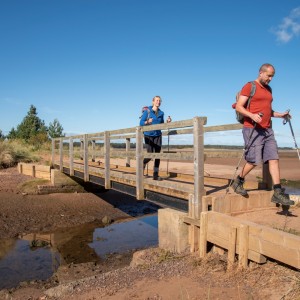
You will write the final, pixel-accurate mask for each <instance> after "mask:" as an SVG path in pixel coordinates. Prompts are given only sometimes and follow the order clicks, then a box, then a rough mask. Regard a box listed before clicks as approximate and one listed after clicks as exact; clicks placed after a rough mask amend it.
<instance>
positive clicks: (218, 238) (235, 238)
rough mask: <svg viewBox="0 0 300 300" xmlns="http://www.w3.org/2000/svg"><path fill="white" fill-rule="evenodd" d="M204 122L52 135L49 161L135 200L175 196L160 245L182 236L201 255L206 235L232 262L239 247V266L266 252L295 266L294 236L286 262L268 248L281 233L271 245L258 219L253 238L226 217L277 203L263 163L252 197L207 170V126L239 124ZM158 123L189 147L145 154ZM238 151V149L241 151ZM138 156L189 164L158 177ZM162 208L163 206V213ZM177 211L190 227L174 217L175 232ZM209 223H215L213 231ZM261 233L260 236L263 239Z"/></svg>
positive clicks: (298, 257) (298, 260)
mask: <svg viewBox="0 0 300 300" xmlns="http://www.w3.org/2000/svg"><path fill="white" fill-rule="evenodd" d="M206 121H207V118H206V117H194V118H193V119H190V120H184V121H176V122H171V123H165V124H158V125H151V126H138V127H132V128H125V129H119V130H112V131H104V132H97V133H89V134H83V135H76V136H69V137H60V138H55V139H53V140H52V167H53V168H56V169H59V170H60V171H61V172H62V173H65V174H67V175H69V176H71V177H77V178H81V179H82V180H83V181H84V182H92V183H94V184H98V185H101V186H103V187H104V188H105V189H115V190H118V191H121V192H123V193H126V194H130V195H133V196H135V197H136V199H137V200H143V199H146V200H150V201H156V202H159V203H163V204H165V205H166V206H169V204H171V203H173V204H174V203H176V204H177V207H179V208H181V209H182V210H184V211H187V213H183V212H178V214H179V215H178V214H177V213H176V212H175V214H176V217H174V216H173V217H171V219H168V216H166V215H164V216H163V217H162V218H161V220H169V221H168V222H169V224H166V226H161V228H160V229H159V230H160V236H161V237H162V238H163V239H164V240H163V241H161V238H160V244H162V245H163V246H164V247H165V248H170V249H171V250H176V251H181V250H182V247H183V246H180V245H182V243H183V244H185V243H184V241H185V240H186V237H187V236H188V241H187V243H188V244H189V245H190V249H191V251H192V252H194V251H196V250H198V249H199V251H200V252H199V253H200V255H201V256H204V255H205V253H206V245H207V242H212V243H214V245H216V246H218V247H221V248H224V249H227V250H228V251H230V252H229V253H228V255H229V256H228V258H229V259H230V260H231V261H233V260H234V256H235V255H236V254H239V261H240V264H241V265H244V266H245V265H246V264H247V261H248V259H251V260H253V261H256V262H259V263H262V262H264V261H265V257H272V258H274V259H279V260H280V261H283V262H284V263H287V264H290V265H292V266H294V267H297V268H300V250H299V249H300V238H299V237H297V236H293V237H292V238H291V242H289V243H290V245H291V248H289V251H291V253H293V257H294V258H293V261H292V262H291V261H290V259H288V258H287V256H286V255H284V253H283V254H282V255H279V256H278V254H277V252H276V251H275V250H274V249H277V248H278V247H281V248H282V247H285V246H287V244H288V242H287V241H288V240H289V239H290V237H289V238H286V237H285V238H283V240H281V239H280V238H278V239H277V240H276V244H274V245H273V244H272V246H271V247H270V243H271V242H270V240H272V238H273V234H274V232H273V231H272V230H273V229H272V230H271V231H272V232H271V233H269V231H268V230H263V229H258V228H257V226H258V225H256V224H254V225H255V226H254V227H255V229H254V231H255V234H254V235H255V236H256V238H253V237H251V235H250V233H249V230H250V231H251V230H252V229H251V228H252V227H251V226H252V225H251V224H250V225H249V224H248V223H247V224H245V222H238V221H236V220H237V219H235V220H234V221H231V220H229V219H226V218H231V217H230V216H232V215H234V214H238V213H241V212H245V211H251V210H255V209H263V208H264V209H265V208H270V207H274V206H275V205H274V204H272V203H271V202H270V199H271V194H270V192H269V191H267V190H266V188H270V187H271V184H272V182H271V179H270V175H269V172H268V168H267V167H266V166H264V168H263V172H262V173H263V174H262V182H261V183H260V186H259V188H264V189H265V190H257V188H258V183H255V184H256V186H255V189H256V191H253V192H251V193H250V197H249V198H247V199H245V198H243V197H241V196H239V195H236V194H234V193H226V188H227V187H228V184H229V181H230V178H227V179H226V178H212V177H211V176H205V170H204V162H205V157H206V155H208V154H206V153H205V150H204V138H205V133H208V132H217V131H231V130H240V129H241V125H240V124H228V125H219V126H205V125H206ZM157 129H160V130H162V134H163V136H165V137H167V138H169V137H170V136H180V135H185V137H187V136H188V137H189V138H190V140H192V147H191V150H190V151H187V150H186V149H182V150H180V149H176V151H169V149H167V151H162V152H161V153H147V152H146V151H145V150H144V148H143V132H144V131H149V130H157ZM118 143H119V144H120V143H122V144H123V145H124V144H125V149H124V148H123V149H122V148H118V147H116V145H118ZM238 155H241V152H239V154H238ZM144 158H150V159H156V158H159V159H161V161H162V162H165V163H169V162H174V161H177V162H185V163H189V164H190V165H191V168H190V169H191V172H190V174H181V172H180V170H179V172H173V171H172V172H169V171H168V168H167V170H166V169H161V170H160V176H162V177H163V178H164V179H165V180H163V181H155V180H153V179H152V178H151V177H146V176H145V175H144V170H143V159H144ZM150 174H151V170H150ZM168 213H169V212H168V211H166V214H168ZM163 214H164V213H163ZM171 214H172V215H173V214H174V212H172V213H171ZM215 214H217V216H215ZM218 214H221V215H220V216H218ZM178 218H179V219H180V220H181V221H180V222H179V223H180V224H183V225H182V226H183V227H184V228H188V234H186V233H184V234H183V235H182V233H180V232H181V229H180V226H181V225H178V224H179V223H176V224H174V228H176V230H175V231H172V230H173V229H170V227H172V226H171V225H172V222H173V220H174V219H176V220H177V219H178ZM163 222H164V221H161V223H163ZM210 222H212V223H211V224H210ZM220 222H221V223H220ZM217 223H218V224H217ZM200 224H201V225H200ZM169 225H170V226H169ZM178 226H179V228H178ZM249 226H250V227H249ZM212 228H219V232H216V230H214V229H212ZM245 228H246V229H245ZM249 228H250V229H249ZM170 230H171V231H170ZM251 232H253V230H252V231H251ZM278 234H279V235H280V236H281V237H282V234H284V235H285V234H287V233H284V232H279V233H278ZM167 236H168V237H167ZM170 236H171V237H172V238H171V241H170ZM294 237H295V238H296V241H295V238H294ZM249 239H250V240H249ZM266 240H267V242H266V243H263V242H262V241H266ZM166 241H167V242H166ZM168 241H169V242H168ZM295 243H296V244H295ZM252 244H253V245H252ZM295 245H297V246H295ZM266 249H267V250H266ZM275 252H276V253H275ZM274 253H275V254H274Z"/></svg>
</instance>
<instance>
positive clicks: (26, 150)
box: [0, 140, 50, 169]
mask: <svg viewBox="0 0 300 300" xmlns="http://www.w3.org/2000/svg"><path fill="white" fill-rule="evenodd" d="M49 150H50V148H49ZM39 160H40V156H39V154H38V153H37V151H36V150H35V149H34V147H33V146H32V145H28V144H26V143H24V142H22V141H21V140H11V141H10V140H7V141H0V169H1V168H8V167H12V166H15V165H16V164H17V163H18V162H26V163H30V162H38V161H39Z"/></svg>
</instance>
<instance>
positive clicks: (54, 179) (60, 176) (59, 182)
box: [51, 169, 78, 186]
mask: <svg viewBox="0 0 300 300" xmlns="http://www.w3.org/2000/svg"><path fill="white" fill-rule="evenodd" d="M51 183H52V184H53V185H54V186H66V185H78V183H77V182H76V181H75V180H73V179H72V178H71V177H69V176H67V175H65V174H64V173H62V172H60V171H59V170H55V169H52V170H51Z"/></svg>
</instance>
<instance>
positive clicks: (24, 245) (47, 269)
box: [0, 214, 158, 289]
mask: <svg viewBox="0 0 300 300" xmlns="http://www.w3.org/2000/svg"><path fill="white" fill-rule="evenodd" d="M36 241H39V242H41V241H43V244H44V245H46V246H43V247H32V245H33V244H35V243H36ZM157 244H158V220H157V214H155V215H151V216H144V217H141V218H135V219H132V218H131V219H129V220H125V221H123V222H119V223H114V224H111V225H109V226H106V227H102V228H101V227H99V226H97V225H95V224H85V225H83V226H78V227H75V228H70V229H63V230H60V231H57V232H53V233H48V234H29V235H26V236H24V237H23V238H22V239H5V240H1V241H0V289H3V288H12V287H15V286H17V285H18V284H19V283H20V282H22V281H30V280H46V279H48V278H50V277H51V276H52V275H53V273H54V272H55V271H56V270H57V268H58V267H59V266H60V265H63V264H69V263H82V262H90V261H97V262H98V263H101V261H103V260H105V258H106V255H108V254H112V253H114V254H115V253H119V254H121V253H125V252H126V251H130V250H137V249H143V248H147V247H151V246H156V245H157Z"/></svg>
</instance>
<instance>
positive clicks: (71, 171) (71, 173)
mask: <svg viewBox="0 0 300 300" xmlns="http://www.w3.org/2000/svg"><path fill="white" fill-rule="evenodd" d="M69 162H70V176H74V144H73V139H72V138H70V140H69Z"/></svg>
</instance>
